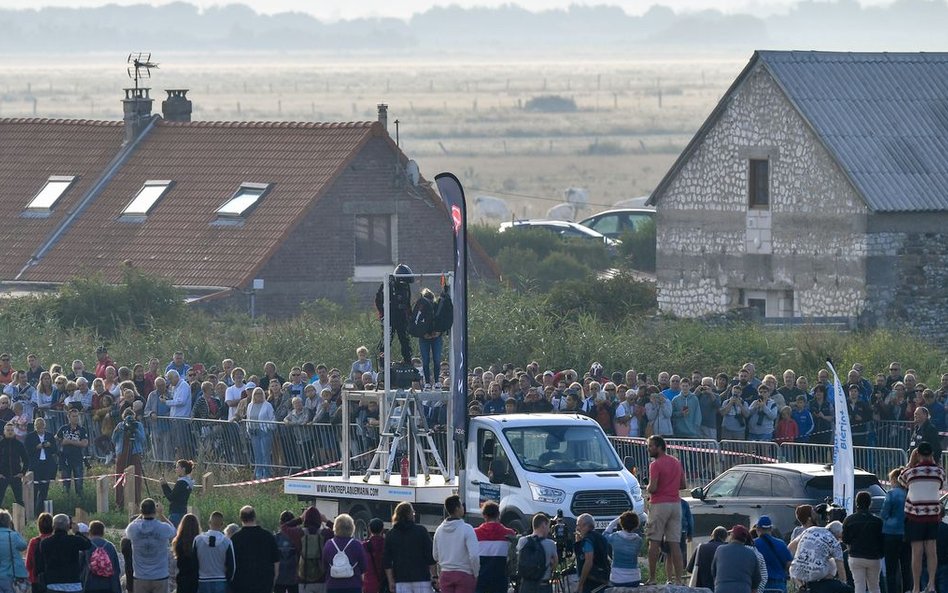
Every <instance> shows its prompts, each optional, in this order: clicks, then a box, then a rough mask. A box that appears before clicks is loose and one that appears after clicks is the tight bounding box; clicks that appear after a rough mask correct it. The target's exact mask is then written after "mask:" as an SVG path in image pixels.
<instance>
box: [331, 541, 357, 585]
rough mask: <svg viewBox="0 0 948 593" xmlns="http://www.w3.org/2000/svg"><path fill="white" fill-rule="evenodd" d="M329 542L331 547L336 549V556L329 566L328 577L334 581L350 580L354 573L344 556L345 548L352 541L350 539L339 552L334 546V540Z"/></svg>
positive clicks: (346, 557) (347, 558)
mask: <svg viewBox="0 0 948 593" xmlns="http://www.w3.org/2000/svg"><path fill="white" fill-rule="evenodd" d="M329 541H330V542H332V547H334V548H336V555H335V556H333V557H332V564H331V565H330V566H329V576H331V577H332V578H334V579H348V578H351V577H352V576H354V575H355V571H354V570H353V569H352V564H350V563H349V557H348V556H346V548H348V547H349V544H351V543H352V539H351V538H350V539H349V541H347V542H346V545H345V546H343V547H342V549H341V550H340V549H339V546H337V545H336V540H334V539H331V540H329Z"/></svg>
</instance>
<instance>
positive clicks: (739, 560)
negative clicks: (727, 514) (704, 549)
mask: <svg viewBox="0 0 948 593" xmlns="http://www.w3.org/2000/svg"><path fill="white" fill-rule="evenodd" d="M748 541H750V533H749V532H748V531H747V528H746V527H744V526H743V525H735V526H734V527H733V528H732V529H731V530H730V531H729V532H728V538H727V543H726V544H724V545H722V546H720V547H718V548H717V549H716V550H715V551H714V559H713V560H712V562H711V578H712V579H714V590H715V591H722V592H724V591H726V592H727V593H751V591H756V590H757V587H758V586H759V585H760V580H761V579H760V568H759V567H758V566H757V555H756V554H754V552H753V550H751V549H750V547H748V546H747V542H748Z"/></svg>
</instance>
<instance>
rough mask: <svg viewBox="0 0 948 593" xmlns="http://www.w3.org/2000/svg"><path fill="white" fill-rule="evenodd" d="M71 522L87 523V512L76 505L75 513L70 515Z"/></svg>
mask: <svg viewBox="0 0 948 593" xmlns="http://www.w3.org/2000/svg"><path fill="white" fill-rule="evenodd" d="M72 521H73V523H85V524H86V525H88V524H89V513H87V512H86V510H85V509H83V508H81V507H76V514H75V515H73V517H72Z"/></svg>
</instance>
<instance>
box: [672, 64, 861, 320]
mask: <svg viewBox="0 0 948 593" xmlns="http://www.w3.org/2000/svg"><path fill="white" fill-rule="evenodd" d="M756 158H766V159H768V160H769V162H770V207H769V208H766V209H757V208H750V207H749V202H748V175H749V173H748V171H749V166H748V163H749V160H750V159H756ZM868 216H869V211H868V209H867V208H866V206H865V204H864V202H863V201H862V199H861V198H860V196H859V195H858V194H857V193H856V191H855V190H854V189H853V187H852V186H851V185H850V184H849V183H848V181H847V180H846V178H845V177H844V176H843V174H842V173H841V171H840V170H839V169H838V167H837V165H836V163H835V161H834V160H833V159H832V157H831V156H830V155H829V153H828V152H827V151H826V150H825V148H824V147H823V146H822V144H820V142H819V141H818V140H817V138H816V137H815V135H814V134H813V132H812V130H811V129H810V128H809V126H808V125H807V123H806V122H805V121H804V120H803V118H802V117H800V115H799V114H798V113H797V112H796V111H795V110H794V108H793V106H792V105H791V104H790V103H789V102H788V101H787V99H786V97H785V95H784V94H783V92H782V91H781V90H780V89H779V87H778V86H777V84H776V83H775V82H774V80H773V78H772V77H771V76H770V74H769V73H768V72H767V71H766V70H765V69H764V68H763V67H761V66H758V67H756V68H755V69H754V70H753V71H751V72H750V73H749V74H748V76H747V78H746V79H745V80H744V82H743V84H742V85H740V86H739V87H738V88H737V89H735V91H734V92H733V94H732V95H731V98H730V101H729V103H728V105H727V106H726V108H725V109H724V111H723V113H722V114H721V115H720V117H719V118H718V119H717V121H716V123H715V124H714V125H713V126H712V128H711V129H710V130H709V131H708V133H707V134H706V135H705V137H704V138H703V140H702V141H701V143H700V144H699V145H698V146H697V148H696V150H695V151H694V152H693V153H692V155H691V157H690V158H689V159H688V160H687V162H685V163H684V165H683V167H682V168H681V170H680V171H679V172H678V174H677V176H676V177H675V178H674V179H673V180H672V181H671V183H670V184H669V185H668V187H667V189H666V190H665V191H664V193H663V194H662V195H661V196H659V197H658V201H657V219H658V260H657V269H658V273H657V277H658V300H659V306H660V307H661V309H662V310H663V311H666V312H669V313H673V314H675V315H679V316H685V317H697V316H702V315H708V314H720V313H724V312H726V311H728V310H730V309H733V308H735V307H739V306H743V305H745V304H746V301H747V299H748V298H749V297H750V296H751V295H756V296H758V297H760V298H766V299H767V301H768V312H767V315H768V316H796V317H847V318H855V317H857V316H859V315H860V314H861V313H862V312H863V310H864V308H865V303H866V294H867V293H866V280H865V278H866V276H865V261H866V255H867V251H868V247H867V239H866V227H867V224H868V222H867V221H868ZM778 303H779V306H778ZM771 308H773V309H775V310H774V311H771ZM781 309H782V310H781Z"/></svg>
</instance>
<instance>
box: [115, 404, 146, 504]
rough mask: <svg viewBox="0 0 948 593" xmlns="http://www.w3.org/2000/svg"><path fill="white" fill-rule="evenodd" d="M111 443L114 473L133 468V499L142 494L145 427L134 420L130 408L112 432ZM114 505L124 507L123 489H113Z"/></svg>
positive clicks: (133, 413) (133, 414) (123, 413)
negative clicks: (113, 455)
mask: <svg viewBox="0 0 948 593" xmlns="http://www.w3.org/2000/svg"><path fill="white" fill-rule="evenodd" d="M112 443H113V444H114V445H115V473H116V474H121V473H122V472H124V471H125V468H126V467H128V466H130V465H132V466H134V467H135V498H136V499H137V498H139V497H140V496H141V494H142V474H143V473H144V470H143V469H142V453H144V452H145V427H144V426H142V423H141V422H139V421H138V420H137V419H136V418H135V412H134V411H133V410H132V408H125V411H124V412H122V421H121V422H119V423H118V426H116V427H115V430H113V431H112ZM115 504H116V505H118V507H119V508H124V507H125V489H124V488H121V487H120V488H116V489H115Z"/></svg>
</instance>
